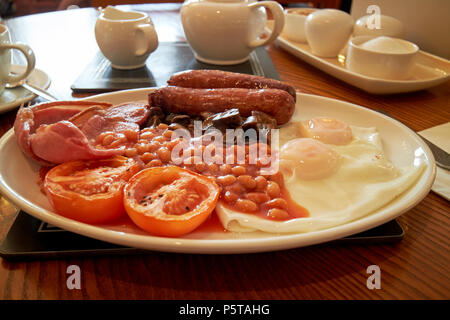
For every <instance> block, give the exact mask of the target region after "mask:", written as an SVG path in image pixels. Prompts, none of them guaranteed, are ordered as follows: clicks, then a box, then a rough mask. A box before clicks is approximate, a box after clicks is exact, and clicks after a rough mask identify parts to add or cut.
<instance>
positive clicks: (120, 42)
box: [95, 6, 158, 69]
mask: <svg viewBox="0 0 450 320" xmlns="http://www.w3.org/2000/svg"><path fill="white" fill-rule="evenodd" d="M99 10H100V15H99V17H98V19H97V22H96V24H95V38H96V40H97V44H98V46H99V48H100V51H101V52H102V53H103V55H104V56H105V57H106V58H107V59H108V60H109V61H111V66H112V67H113V68H116V69H136V68H140V67H142V66H144V65H145V61H146V60H147V58H148V56H149V55H150V53H152V52H153V51H155V50H156V48H157V47H158V35H157V34H156V31H155V27H154V26H153V22H152V20H151V19H150V17H149V16H148V15H147V14H146V13H144V12H137V11H122V10H119V9H116V8H115V7H111V6H108V7H106V9H102V8H100V9H99Z"/></svg>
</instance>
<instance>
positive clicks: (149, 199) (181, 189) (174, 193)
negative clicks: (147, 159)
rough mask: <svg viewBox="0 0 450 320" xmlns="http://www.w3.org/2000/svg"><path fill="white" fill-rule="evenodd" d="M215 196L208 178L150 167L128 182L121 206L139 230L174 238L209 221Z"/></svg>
mask: <svg viewBox="0 0 450 320" xmlns="http://www.w3.org/2000/svg"><path fill="white" fill-rule="evenodd" d="M219 194H220V188H219V186H218V185H217V184H216V183H215V182H214V181H213V180H211V178H209V177H206V176H203V175H200V174H197V173H194V172H192V171H190V170H186V169H182V168H179V167H175V166H166V167H154V168H149V169H145V170H142V171H140V172H139V173H137V174H136V175H134V176H133V177H132V178H131V179H130V181H129V182H128V183H127V185H126V186H125V189H124V205H125V210H126V212H127V213H128V216H129V217H130V218H131V220H133V222H134V223H135V224H136V225H137V226H138V227H140V228H141V229H143V230H145V231H147V232H150V233H152V234H154V235H158V236H166V237H177V236H181V235H184V234H187V233H189V232H191V231H193V230H194V229H195V228H197V227H198V226H199V225H201V224H202V223H203V222H204V221H205V220H206V219H207V218H208V217H209V215H210V214H211V212H212V211H213V210H214V208H215V207H216V203H217V201H218V199H219Z"/></svg>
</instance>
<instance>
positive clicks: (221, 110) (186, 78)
mask: <svg viewBox="0 0 450 320" xmlns="http://www.w3.org/2000/svg"><path fill="white" fill-rule="evenodd" d="M296 103H297V108H296ZM300 103H301V101H296V96H295V89H294V88H293V87H292V86H290V85H288V84H286V83H283V82H280V81H277V80H273V79H265V78H262V77H258V76H253V75H244V74H236V73H231V72H223V71H217V70H208V71H206V70H195V71H184V72H181V73H178V74H175V75H173V76H172V77H171V78H170V79H169V80H168V85H167V86H164V87H160V88H156V89H154V90H149V94H148V101H147V102H136V101H132V102H127V103H122V104H119V105H111V104H108V103H98V102H89V101H83V102H81V101H75V102H74V101H59V102H53V103H44V104H40V105H36V106H33V107H30V108H21V109H20V110H19V112H18V114H17V117H16V121H15V124H14V131H15V135H16V139H17V143H18V145H19V146H20V148H21V150H22V151H23V153H24V154H25V155H26V156H28V157H29V158H31V159H33V160H34V161H37V162H38V163H40V164H41V165H42V166H43V169H42V181H41V185H42V190H43V192H44V193H45V194H46V196H47V199H48V201H49V203H50V204H51V206H52V208H53V210H54V211H55V212H56V213H58V214H60V215H62V216H65V217H67V218H70V219H73V220H77V221H81V222H84V223H89V224H100V225H101V224H102V223H110V222H113V221H115V220H116V219H118V218H119V217H123V216H128V217H129V218H130V219H131V220H132V221H133V223H134V224H135V225H136V226H138V227H139V228H141V229H142V230H145V231H147V232H149V233H150V234H153V235H157V236H169V237H177V236H183V235H185V234H188V233H190V232H192V231H193V230H195V229H196V228H198V227H199V226H200V225H202V224H203V223H204V222H205V221H207V220H208V219H210V217H211V215H217V217H218V218H219V220H220V222H221V224H222V225H223V228H224V229H226V230H227V231H229V232H247V231H256V230H259V231H264V232H269V233H293V232H294V233H298V232H309V231H314V230H319V229H323V228H329V227H333V226H336V225H339V224H343V223H345V222H348V221H351V220H354V219H357V218H359V217H362V216H364V215H367V214H370V213H371V212H374V211H375V210H377V209H378V208H380V207H382V206H383V205H385V204H387V203H388V202H390V201H392V200H393V199H394V198H395V197H397V196H398V195H400V194H401V193H402V192H404V191H405V190H407V189H408V188H409V187H411V185H412V184H413V183H414V181H415V179H417V177H418V176H419V175H420V173H421V172H422V169H423V168H424V165H422V166H417V167H414V166H411V167H404V168H403V167H402V168H396V167H395V166H394V165H393V164H392V163H391V162H390V161H389V159H387V157H386V155H385V153H384V150H383V146H382V142H381V138H380V136H379V133H378V132H377V129H376V128H373V127H371V128H364V127H358V126H353V125H350V124H347V123H345V122H343V121H340V120H338V119H334V118H332V117H326V116H321V117H314V118H311V119H305V118H303V117H302V115H301V111H299V108H298V105H299V104H300Z"/></svg>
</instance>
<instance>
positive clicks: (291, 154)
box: [280, 138, 340, 180]
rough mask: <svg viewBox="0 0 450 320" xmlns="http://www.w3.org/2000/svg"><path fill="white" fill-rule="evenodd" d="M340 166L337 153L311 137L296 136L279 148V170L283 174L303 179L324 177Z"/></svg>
mask: <svg viewBox="0 0 450 320" xmlns="http://www.w3.org/2000/svg"><path fill="white" fill-rule="evenodd" d="M339 166H340V157H339V154H338V153H337V152H336V151H334V150H332V149H331V148H330V147H329V146H327V145H325V144H323V143H322V142H320V141H317V140H315V139H311V138H298V139H294V140H291V141H289V142H288V143H286V144H285V145H284V146H283V147H282V148H281V150H280V170H281V172H282V173H283V174H287V175H289V176H292V175H293V174H295V175H296V177H297V178H299V179H303V180H316V179H324V178H326V177H329V176H331V175H332V174H333V173H335V172H336V171H337V170H338V169H339Z"/></svg>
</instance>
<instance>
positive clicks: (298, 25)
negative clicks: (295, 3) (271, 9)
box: [283, 8, 317, 43]
mask: <svg viewBox="0 0 450 320" xmlns="http://www.w3.org/2000/svg"><path fill="white" fill-rule="evenodd" d="M316 10H317V9H315V8H289V9H287V10H286V11H285V14H286V19H285V23H284V29H283V34H284V36H285V37H286V38H287V39H288V40H291V41H295V42H303V43H305V42H306V34H305V21H306V17H307V16H308V15H309V14H311V13H313V12H314V11H316Z"/></svg>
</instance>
